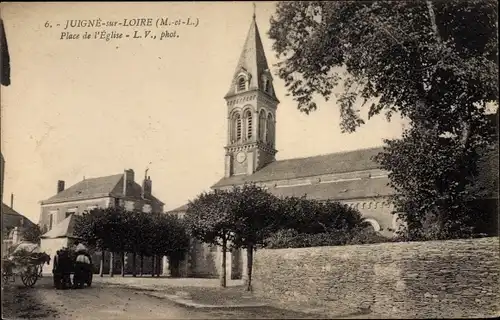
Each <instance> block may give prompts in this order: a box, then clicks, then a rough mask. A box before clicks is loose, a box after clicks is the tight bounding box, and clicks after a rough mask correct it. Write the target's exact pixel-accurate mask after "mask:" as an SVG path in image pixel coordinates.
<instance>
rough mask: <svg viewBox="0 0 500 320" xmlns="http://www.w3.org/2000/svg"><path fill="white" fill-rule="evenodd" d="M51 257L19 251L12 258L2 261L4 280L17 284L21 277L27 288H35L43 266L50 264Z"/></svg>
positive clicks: (40, 253)
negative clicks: (17, 279) (18, 278)
mask: <svg viewBox="0 0 500 320" xmlns="http://www.w3.org/2000/svg"><path fill="white" fill-rule="evenodd" d="M49 261H50V256H49V255H47V254H46V253H42V252H30V251H28V250H24V249H21V250H18V251H15V252H13V253H12V254H11V256H10V257H8V258H6V259H2V278H3V282H4V283H8V282H15V281H16V277H21V282H22V283H23V284H24V285H25V286H26V287H33V286H34V285H35V283H36V282H37V281H38V278H39V277H40V275H41V271H42V266H43V265H44V264H45V263H47V264H48V263H49Z"/></svg>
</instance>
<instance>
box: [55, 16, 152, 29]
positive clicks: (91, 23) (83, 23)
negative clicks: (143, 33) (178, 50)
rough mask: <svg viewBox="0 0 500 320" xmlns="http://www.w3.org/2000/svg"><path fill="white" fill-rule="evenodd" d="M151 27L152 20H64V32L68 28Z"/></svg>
mask: <svg viewBox="0 0 500 320" xmlns="http://www.w3.org/2000/svg"><path fill="white" fill-rule="evenodd" d="M116 26H123V27H152V26H153V19H152V18H136V19H123V21H103V20H101V19H78V20H66V24H65V26H64V30H66V29H68V28H89V27H90V28H92V27H96V28H100V27H116Z"/></svg>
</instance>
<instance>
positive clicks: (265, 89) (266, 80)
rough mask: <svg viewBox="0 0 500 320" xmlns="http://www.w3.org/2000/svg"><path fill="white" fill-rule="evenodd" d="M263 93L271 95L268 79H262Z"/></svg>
mask: <svg viewBox="0 0 500 320" xmlns="http://www.w3.org/2000/svg"><path fill="white" fill-rule="evenodd" d="M264 91H265V92H267V93H271V81H269V79H267V78H264Z"/></svg>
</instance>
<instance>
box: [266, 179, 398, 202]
mask: <svg viewBox="0 0 500 320" xmlns="http://www.w3.org/2000/svg"><path fill="white" fill-rule="evenodd" d="M268 191H269V192H270V193H272V194H274V195H275V196H278V197H302V196H306V197H307V198H308V199H314V200H350V199H363V198H372V197H384V196H388V195H391V194H393V193H394V190H393V189H392V188H391V187H390V186H389V178H388V177H387V176H384V177H377V178H363V179H359V180H349V181H335V182H330V183H316V184H311V185H305V186H291V187H275V188H269V189H268Z"/></svg>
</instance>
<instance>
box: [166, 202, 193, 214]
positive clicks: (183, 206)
mask: <svg viewBox="0 0 500 320" xmlns="http://www.w3.org/2000/svg"><path fill="white" fill-rule="evenodd" d="M187 209H188V204H187V203H186V204H184V205H182V206H180V207H177V208H175V209H173V210H170V211H167V213H170V212H185V211H187Z"/></svg>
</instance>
